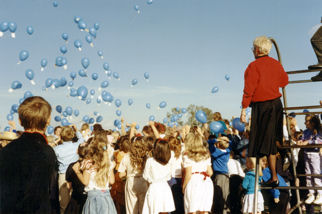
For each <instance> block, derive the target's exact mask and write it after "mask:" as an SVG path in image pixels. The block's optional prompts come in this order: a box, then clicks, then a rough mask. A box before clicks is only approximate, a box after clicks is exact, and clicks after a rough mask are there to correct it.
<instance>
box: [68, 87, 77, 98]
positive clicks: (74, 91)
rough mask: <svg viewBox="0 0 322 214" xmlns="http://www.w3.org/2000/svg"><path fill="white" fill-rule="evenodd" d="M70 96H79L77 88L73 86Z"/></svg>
mask: <svg viewBox="0 0 322 214" xmlns="http://www.w3.org/2000/svg"><path fill="white" fill-rule="evenodd" d="M69 96H71V97H77V90H76V89H75V88H71V89H70V92H69Z"/></svg>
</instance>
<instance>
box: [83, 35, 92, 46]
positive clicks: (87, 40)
mask: <svg viewBox="0 0 322 214" xmlns="http://www.w3.org/2000/svg"><path fill="white" fill-rule="evenodd" d="M85 40H86V42H87V43H88V44H89V45H90V46H91V47H94V44H93V37H92V36H91V35H86V36H85Z"/></svg>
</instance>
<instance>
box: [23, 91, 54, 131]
mask: <svg viewBox="0 0 322 214" xmlns="http://www.w3.org/2000/svg"><path fill="white" fill-rule="evenodd" d="M18 114H19V119H20V122H21V126H23V127H24V129H25V130H27V129H36V130H45V129H46V127H47V125H48V124H47V123H48V119H49V118H50V114H51V106H50V104H49V103H48V102H47V101H46V100H45V99H44V98H42V97H38V96H36V97H29V98H27V99H25V100H24V101H23V102H22V103H21V105H20V106H19V108H18Z"/></svg>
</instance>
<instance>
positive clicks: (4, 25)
mask: <svg viewBox="0 0 322 214" xmlns="http://www.w3.org/2000/svg"><path fill="white" fill-rule="evenodd" d="M8 29H9V23H8V22H6V21H4V22H1V23H0V37H3V34H4V33H5V32H6V31H7V30H8Z"/></svg>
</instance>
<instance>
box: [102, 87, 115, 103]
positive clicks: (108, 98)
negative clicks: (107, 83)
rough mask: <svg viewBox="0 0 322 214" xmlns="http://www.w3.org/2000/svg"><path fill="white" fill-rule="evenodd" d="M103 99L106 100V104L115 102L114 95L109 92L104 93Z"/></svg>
mask: <svg viewBox="0 0 322 214" xmlns="http://www.w3.org/2000/svg"><path fill="white" fill-rule="evenodd" d="M102 99H103V100H104V102H109V103H111V102H113V100H114V97H113V96H112V94H111V93H110V92H108V91H105V90H104V91H102Z"/></svg>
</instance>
